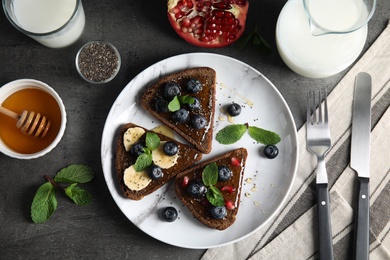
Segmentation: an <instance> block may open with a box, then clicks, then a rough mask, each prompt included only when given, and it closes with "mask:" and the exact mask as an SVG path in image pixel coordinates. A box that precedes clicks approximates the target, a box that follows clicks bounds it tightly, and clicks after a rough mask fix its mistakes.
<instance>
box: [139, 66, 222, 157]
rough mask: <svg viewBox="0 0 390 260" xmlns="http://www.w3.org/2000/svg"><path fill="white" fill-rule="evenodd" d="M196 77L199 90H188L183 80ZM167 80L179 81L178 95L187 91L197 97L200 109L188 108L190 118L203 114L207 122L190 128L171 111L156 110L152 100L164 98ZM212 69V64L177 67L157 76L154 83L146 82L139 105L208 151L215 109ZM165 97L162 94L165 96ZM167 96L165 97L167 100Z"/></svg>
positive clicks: (213, 72) (191, 142)
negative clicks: (199, 84)
mask: <svg viewBox="0 0 390 260" xmlns="http://www.w3.org/2000/svg"><path fill="white" fill-rule="evenodd" d="M190 78H193V79H198V80H199V81H200V83H201V84H202V90H201V91H200V92H198V93H195V94H194V93H189V92H188V91H187V90H186V88H185V87H184V84H185V83H186V81H188V79H190ZM169 82H175V83H177V84H179V86H180V90H181V96H184V95H190V96H192V97H195V98H197V99H198V100H199V101H200V104H201V106H200V110H198V111H189V115H190V118H191V117H192V116H193V115H194V114H201V115H203V116H204V117H205V118H206V120H207V124H206V127H205V128H203V129H199V130H197V129H195V128H193V127H192V126H191V125H190V123H189V122H184V123H178V122H176V121H175V120H174V119H172V114H173V113H172V112H169V111H168V112H161V111H156V109H155V101H156V100H157V99H159V98H164V93H163V92H164V87H165V85H166V84H167V83H169ZM215 88H216V72H215V71H214V70H213V69H212V68H208V67H197V68H190V69H185V70H182V71H179V72H177V73H173V74H170V75H168V76H165V77H163V78H161V79H159V80H158V81H157V82H156V83H154V84H153V85H152V86H150V87H149V88H148V89H147V90H146V91H145V92H144V93H143V95H142V97H141V106H142V107H143V108H144V109H145V110H147V111H149V112H150V113H151V114H152V115H153V116H154V117H156V118H157V119H158V120H160V121H161V122H162V123H164V124H165V125H167V126H168V127H170V128H172V129H173V130H174V131H176V132H177V133H178V134H179V135H181V136H182V137H183V138H184V139H185V140H187V141H188V142H189V143H190V144H192V145H194V146H195V147H196V148H197V149H199V150H200V151H201V152H202V153H206V154H208V153H210V152H211V148H212V137H213V126H214V110H215V94H216V89H215ZM165 99H166V98H165ZM170 101H171V100H167V102H170Z"/></svg>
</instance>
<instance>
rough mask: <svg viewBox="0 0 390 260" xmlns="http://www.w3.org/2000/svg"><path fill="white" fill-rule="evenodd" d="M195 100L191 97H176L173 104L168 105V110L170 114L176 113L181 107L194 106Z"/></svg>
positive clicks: (172, 101)
mask: <svg viewBox="0 0 390 260" xmlns="http://www.w3.org/2000/svg"><path fill="white" fill-rule="evenodd" d="M194 103H195V99H194V98H193V97H191V96H189V95H184V96H175V97H174V98H173V99H172V100H171V102H169V103H168V110H169V111H170V112H176V111H177V110H179V109H180V107H181V105H188V104H194Z"/></svg>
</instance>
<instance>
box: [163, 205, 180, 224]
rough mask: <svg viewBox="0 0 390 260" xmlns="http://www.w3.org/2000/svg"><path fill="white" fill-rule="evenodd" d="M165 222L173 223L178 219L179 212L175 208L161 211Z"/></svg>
mask: <svg viewBox="0 0 390 260" xmlns="http://www.w3.org/2000/svg"><path fill="white" fill-rule="evenodd" d="M161 217H162V219H163V220H165V221H168V222H173V221H175V220H176V219H177V210H176V209H175V208H174V207H166V208H164V209H163V210H162V211H161Z"/></svg>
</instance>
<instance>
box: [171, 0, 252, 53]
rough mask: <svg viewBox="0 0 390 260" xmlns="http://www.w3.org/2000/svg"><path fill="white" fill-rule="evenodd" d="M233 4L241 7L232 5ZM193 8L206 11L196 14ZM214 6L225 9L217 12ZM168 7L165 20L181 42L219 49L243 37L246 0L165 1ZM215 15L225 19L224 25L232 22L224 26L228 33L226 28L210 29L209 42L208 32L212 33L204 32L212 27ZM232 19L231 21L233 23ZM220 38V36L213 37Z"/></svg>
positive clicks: (246, 8)
mask: <svg viewBox="0 0 390 260" xmlns="http://www.w3.org/2000/svg"><path fill="white" fill-rule="evenodd" d="M194 2H195V3H194ZM236 2H240V4H235V3H236ZM231 3H233V4H231ZM183 4H184V5H186V4H187V6H185V7H183ZM196 4H202V5H206V7H204V9H206V10H205V11H201V10H196ZM188 5H189V7H188ZM191 5H192V6H191ZM216 5H222V6H223V5H225V6H228V8H226V9H224V8H217V7H216ZM229 5H230V6H229ZM167 6H168V12H167V14H168V20H169V22H170V24H171V26H172V28H173V29H174V30H175V31H176V33H177V34H178V35H179V36H180V37H181V38H183V39H184V40H185V41H187V42H189V43H191V44H193V45H195V46H198V47H204V48H221V47H225V46H228V45H231V44H232V43H234V42H235V41H237V40H238V39H239V38H240V37H241V36H242V34H243V32H244V31H245V24H246V17H247V14H248V8H249V2H248V1H247V0H236V1H235V0H204V1H196V0H168V4H167ZM217 13H219V14H221V13H222V15H226V18H225V20H224V22H226V20H228V21H230V20H232V22H231V24H230V22H227V23H228V24H227V25H226V24H224V26H231V29H228V28H229V27H225V28H224V29H223V30H214V29H213V32H212V35H211V38H213V37H215V38H213V39H210V37H208V36H207V32H210V30H211V29H209V30H208V31H207V32H206V30H207V29H208V28H212V27H213V26H214V27H215V23H213V21H212V16H217ZM228 13H229V14H228ZM231 18H234V22H233V19H231ZM229 19H230V20H229ZM187 26H188V27H187ZM220 34H223V36H215V35H220Z"/></svg>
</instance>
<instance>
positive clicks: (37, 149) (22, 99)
mask: <svg viewBox="0 0 390 260" xmlns="http://www.w3.org/2000/svg"><path fill="white" fill-rule="evenodd" d="M0 106H1V107H4V108H6V109H7V110H10V111H12V112H14V113H15V114H18V115H22V113H23V111H24V110H27V111H35V112H36V113H40V114H41V115H42V117H43V116H45V117H46V118H47V120H49V121H50V123H51V124H50V128H49V129H48V131H47V134H46V135H45V136H44V137H35V136H34V135H29V134H26V133H23V132H22V131H21V128H19V126H17V120H15V118H12V117H11V116H8V115H6V114H4V113H0V125H1V127H0V152H1V153H3V154H5V155H8V156H10V157H13V158H17V159H33V158H38V157H41V156H43V155H45V154H47V153H48V152H50V151H51V150H52V149H53V148H54V147H56V146H57V144H58V143H59V142H60V140H61V139H62V136H63V135H64V132H65V128H66V110H65V106H64V104H63V102H62V100H61V98H60V96H59V95H58V94H57V92H56V91H55V90H54V89H53V88H52V87H50V86H49V85H47V84H46V83H44V82H41V81H38V80H34V79H19V80H15V81H12V82H9V83H7V84H5V85H4V86H2V87H0Z"/></svg>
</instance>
